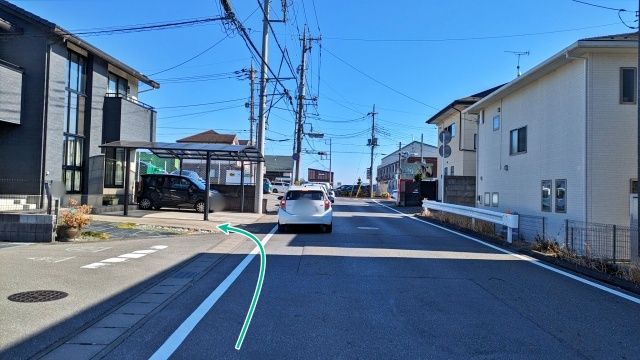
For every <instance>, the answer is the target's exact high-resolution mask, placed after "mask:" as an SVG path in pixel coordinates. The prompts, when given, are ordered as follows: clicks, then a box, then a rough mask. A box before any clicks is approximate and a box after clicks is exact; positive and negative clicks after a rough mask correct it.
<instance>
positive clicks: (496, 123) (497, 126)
mask: <svg viewBox="0 0 640 360" xmlns="http://www.w3.org/2000/svg"><path fill="white" fill-rule="evenodd" d="M497 130H500V115H496V116H494V117H493V131H497Z"/></svg>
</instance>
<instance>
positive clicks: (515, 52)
mask: <svg viewBox="0 0 640 360" xmlns="http://www.w3.org/2000/svg"><path fill="white" fill-rule="evenodd" d="M505 52H506V53H510V54H513V55H515V56H517V57H518V66H517V67H516V69H517V70H518V77H520V57H521V56H524V55H526V56H529V52H528V51H509V50H507V51H505Z"/></svg>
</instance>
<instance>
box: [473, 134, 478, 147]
mask: <svg viewBox="0 0 640 360" xmlns="http://www.w3.org/2000/svg"><path fill="white" fill-rule="evenodd" d="M477 149H478V134H473V150H477Z"/></svg>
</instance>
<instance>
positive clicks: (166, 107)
mask: <svg viewBox="0 0 640 360" xmlns="http://www.w3.org/2000/svg"><path fill="white" fill-rule="evenodd" d="M240 100H246V98H237V99H231V100H222V101H213V102H206V103H198V104H185V105H172V106H159V107H156V109H179V108H189V107H197V106H207V105H215V104H224V103H230V102H234V101H240Z"/></svg>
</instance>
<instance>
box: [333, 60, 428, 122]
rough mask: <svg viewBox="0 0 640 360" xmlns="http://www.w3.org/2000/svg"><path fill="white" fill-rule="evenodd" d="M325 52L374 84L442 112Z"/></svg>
mask: <svg viewBox="0 0 640 360" xmlns="http://www.w3.org/2000/svg"><path fill="white" fill-rule="evenodd" d="M325 51H326V52H328V53H329V55H331V56H333V57H335V58H336V59H338V60H340V61H341V62H342V63H344V64H345V65H347V66H349V67H350V68H352V69H353V70H355V71H357V72H359V73H360V74H362V75H364V76H366V77H367V78H369V79H371V80H373V81H374V82H376V83H378V84H379V85H382V86H384V87H385V88H387V89H389V90H391V91H393V92H395V93H396V94H399V95H402V96H404V97H406V98H407V99H409V100H413V101H415V102H417V103H419V104H422V105H424V106H426V107H429V108H432V109H434V110H440V109H438V108H436V107H435V106H431V105H429V104H427V103H425V102H423V101H420V100H418V99H416V98H414V97H411V96H409V95H407V94H405V93H403V92H402V91H399V90H396V89H394V88H392V87H391V86H389V85H387V84H385V83H383V82H382V81H380V80H378V79H376V78H374V77H373V76H371V75H369V74H367V73H365V72H364V71H362V70H360V69H358V68H356V67H355V66H353V65H351V64H350V63H348V62H347V61H346V60H344V59H342V58H340V57H339V56H338V55H336V54H334V53H333V52H332V51H329V49H325Z"/></svg>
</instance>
